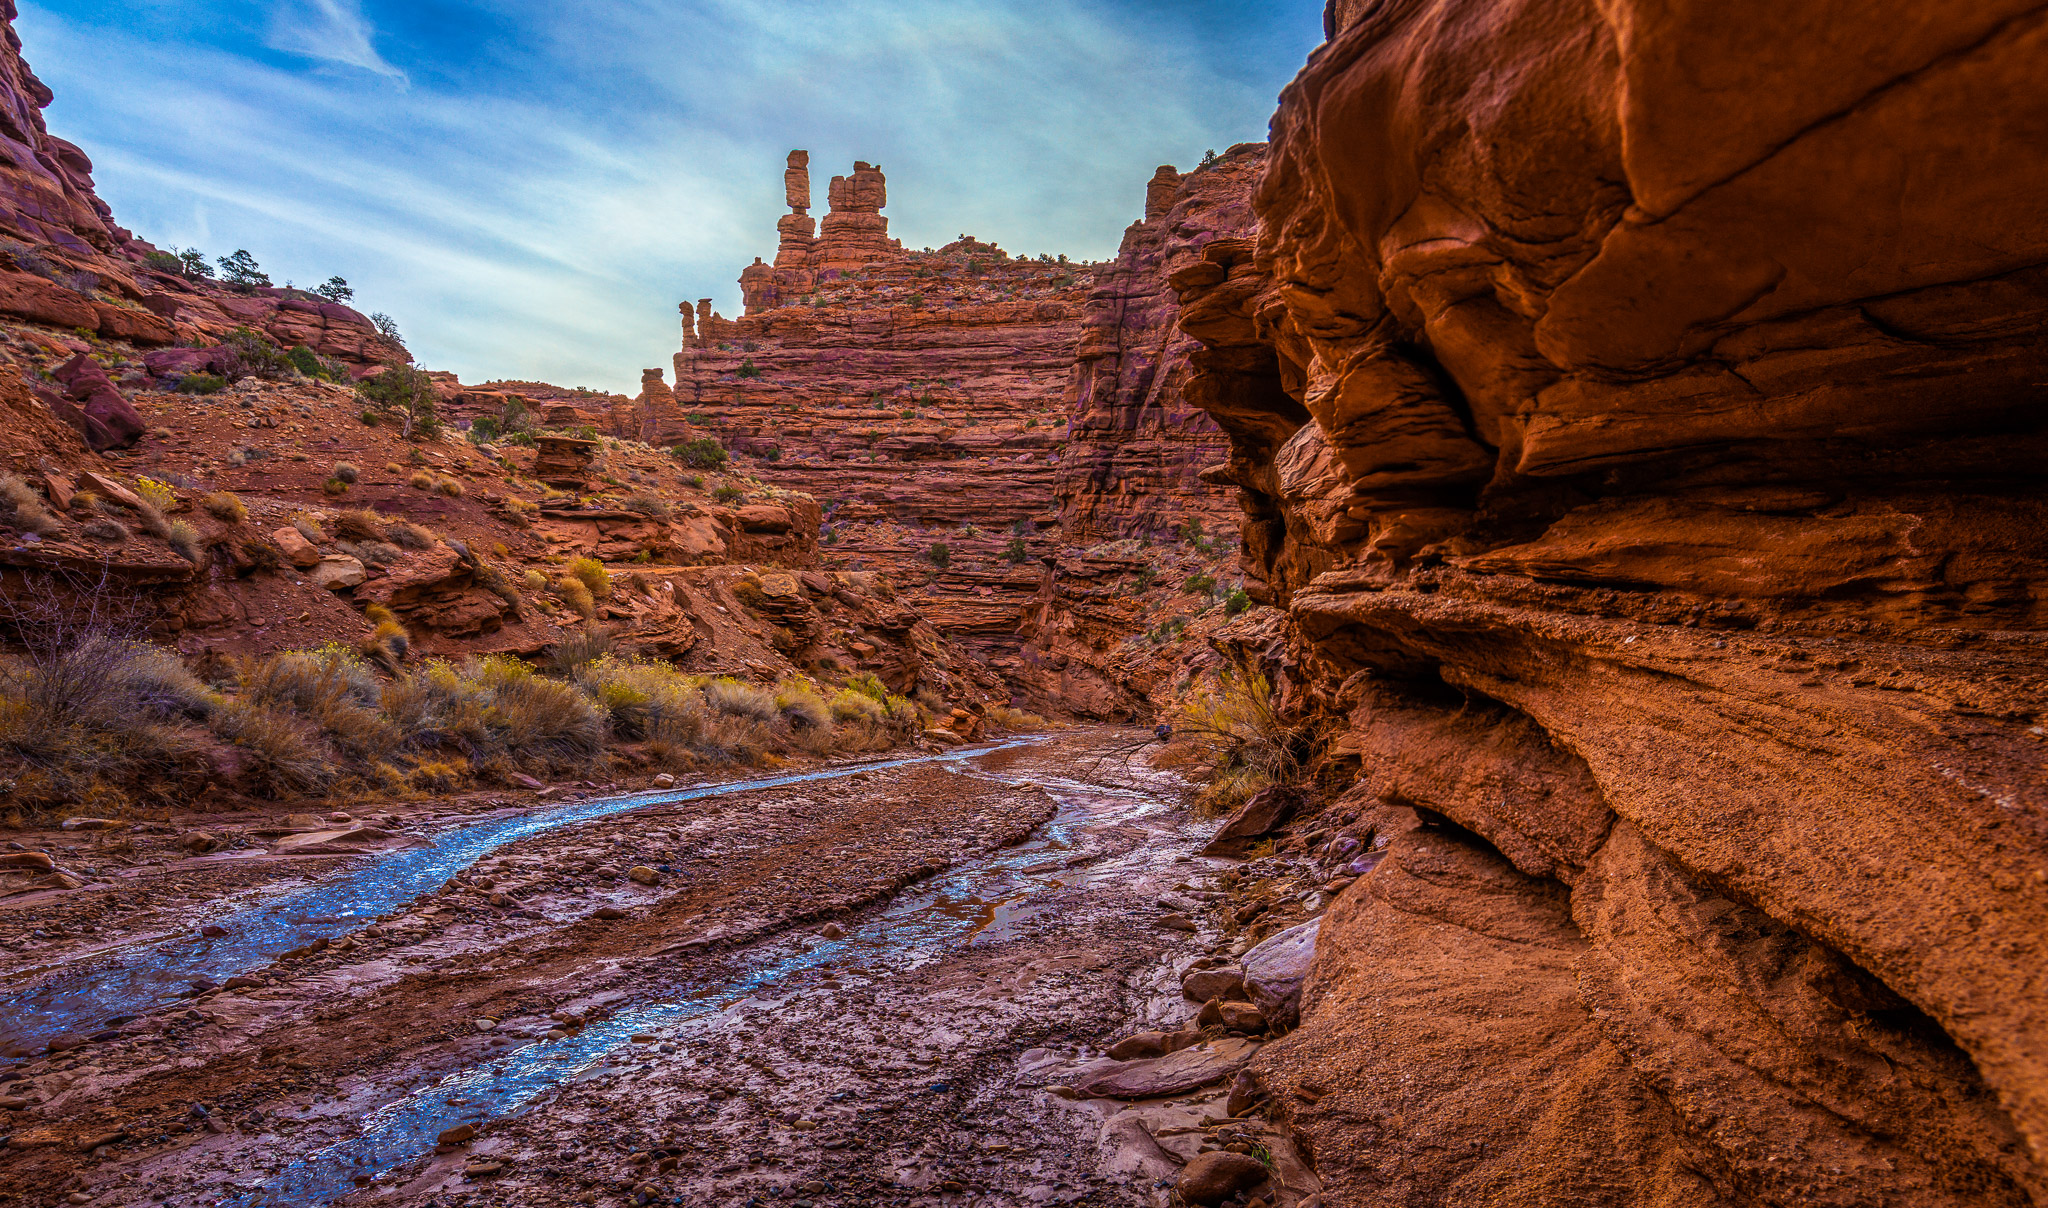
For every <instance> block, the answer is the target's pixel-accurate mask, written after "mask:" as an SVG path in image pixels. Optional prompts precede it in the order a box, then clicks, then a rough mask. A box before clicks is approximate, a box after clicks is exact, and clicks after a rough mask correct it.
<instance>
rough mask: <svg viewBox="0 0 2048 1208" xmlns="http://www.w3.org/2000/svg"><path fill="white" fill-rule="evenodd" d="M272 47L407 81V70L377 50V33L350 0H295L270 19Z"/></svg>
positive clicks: (270, 42)
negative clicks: (394, 64) (393, 64)
mask: <svg viewBox="0 0 2048 1208" xmlns="http://www.w3.org/2000/svg"><path fill="white" fill-rule="evenodd" d="M268 45H269V46H270V48H271V49H272V50H282V51H285V52H286V53H289V54H297V55H304V56H305V57H307V58H309V59H320V60H322V61H324V62H328V63H339V64H341V65H343V66H345V67H357V68H361V69H362V70H364V71H368V72H373V73H375V74H377V75H380V76H384V77H386V78H388V79H393V80H397V81H399V82H400V83H404V82H406V74H405V73H404V72H402V71H400V70H398V68H396V67H393V66H392V65H391V64H389V63H387V62H385V61H384V56H382V55H380V54H378V53H377V47H376V34H375V31H374V30H372V29H371V28H370V23H369V22H368V21H366V20H364V18H363V14H362V12H361V10H359V9H358V8H357V7H356V5H355V4H354V2H353V0H295V2H293V3H285V4H280V5H279V6H278V9H277V12H276V13H275V14H273V15H272V17H271V20H270V39H269V42H268Z"/></svg>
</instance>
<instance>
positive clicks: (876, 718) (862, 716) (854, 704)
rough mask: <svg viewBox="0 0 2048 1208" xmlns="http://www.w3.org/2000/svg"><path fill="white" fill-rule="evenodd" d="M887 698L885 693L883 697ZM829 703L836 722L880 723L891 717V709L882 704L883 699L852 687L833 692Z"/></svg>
mask: <svg viewBox="0 0 2048 1208" xmlns="http://www.w3.org/2000/svg"><path fill="white" fill-rule="evenodd" d="M886 698H887V694H886V693H885V694H884V698H883V699H886ZM827 703H828V705H829V706H830V708H831V710H832V720H833V721H835V722H846V721H866V722H873V723H876V724H880V723H881V722H883V721H886V720H888V717H889V710H888V709H887V708H885V707H884V706H883V705H882V701H881V700H877V699H876V698H874V697H872V696H869V695H867V694H866V693H864V692H856V691H854V690H853V689H851V688H841V689H840V690H839V691H837V692H835V693H833V694H832V698H831V700H830V701H828V702H827Z"/></svg>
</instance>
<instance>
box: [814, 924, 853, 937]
mask: <svg viewBox="0 0 2048 1208" xmlns="http://www.w3.org/2000/svg"><path fill="white" fill-rule="evenodd" d="M818 938H820V939H827V940H843V939H845V938H846V928H844V927H841V926H840V925H839V924H837V923H827V924H825V925H824V926H823V927H820V928H818Z"/></svg>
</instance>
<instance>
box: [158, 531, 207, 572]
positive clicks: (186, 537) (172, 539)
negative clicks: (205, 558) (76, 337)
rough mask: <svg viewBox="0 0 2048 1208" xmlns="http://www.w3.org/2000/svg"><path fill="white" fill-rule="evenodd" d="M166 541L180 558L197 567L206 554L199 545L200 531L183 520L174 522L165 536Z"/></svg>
mask: <svg viewBox="0 0 2048 1208" xmlns="http://www.w3.org/2000/svg"><path fill="white" fill-rule="evenodd" d="M164 541H165V542H166V543H167V544H168V545H169V546H170V547H171V549H172V550H174V551H176V553H177V555H178V556H179V557H180V558H183V559H184V560H185V561H187V562H190V563H192V564H193V565H195V566H196V565H198V564H199V559H200V556H201V555H202V554H203V553H204V552H205V551H204V547H202V546H201V545H200V543H199V530H198V529H195V528H193V527H192V526H191V525H189V524H187V523H185V522H184V521H182V520H177V521H173V522H172V524H171V526H170V531H169V532H167V533H165V534H164Z"/></svg>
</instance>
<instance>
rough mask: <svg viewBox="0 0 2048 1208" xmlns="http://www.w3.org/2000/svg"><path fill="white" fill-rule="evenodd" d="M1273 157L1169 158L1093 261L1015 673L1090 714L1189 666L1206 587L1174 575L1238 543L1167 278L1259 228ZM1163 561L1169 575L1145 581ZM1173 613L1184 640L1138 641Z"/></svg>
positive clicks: (1139, 703)
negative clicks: (1036, 580)
mask: <svg viewBox="0 0 2048 1208" xmlns="http://www.w3.org/2000/svg"><path fill="white" fill-rule="evenodd" d="M1264 163H1265V146H1264V144H1261V143H1247V144H1241V145H1239V146H1236V147H1232V148H1231V149H1230V150H1229V152H1227V153H1226V154H1224V155H1223V156H1221V157H1220V158H1218V159H1216V160H1215V161H1214V162H1212V163H1205V164H1204V165H1202V166H1201V167H1199V168H1197V169H1196V170H1195V171H1193V172H1187V173H1181V172H1178V171H1175V170H1174V169H1173V168H1172V167H1170V166H1169V167H1162V168H1160V169H1159V170H1158V171H1157V172H1156V173H1154V174H1153V177H1152V179H1151V181H1150V182H1149V183H1148V185H1147V187H1146V193H1145V217H1144V218H1143V219H1142V220H1141V221H1138V222H1135V223H1132V224H1131V226H1130V228H1129V229H1128V230H1126V231H1125V232H1124V239H1123V245H1122V247H1120V248H1119V249H1118V251H1117V257H1116V259H1115V260H1113V261H1111V262H1109V263H1107V264H1105V265H1102V266H1101V267H1100V268H1098V269H1097V271H1096V273H1095V290H1094V292H1093V293H1092V294H1090V295H1089V298H1088V303H1087V306H1086V307H1085V308H1084V310H1083V312H1082V320H1081V332H1080V342H1079V344H1078V346H1077V348H1076V350H1075V365H1074V374H1073V381H1072V385H1071V387H1070V389H1069V392H1068V413H1069V417H1070V418H1069V420H1068V424H1067V429H1066V444H1065V448H1064V450H1063V452H1062V455H1061V458H1060V463H1059V475H1058V478H1057V479H1056V481H1055V483H1054V491H1055V494H1056V495H1057V497H1058V501H1059V520H1060V526H1059V531H1060V538H1061V546H1060V552H1059V554H1058V559H1057V561H1056V563H1055V564H1054V567H1053V574H1052V575H1051V576H1049V577H1048V578H1047V579H1045V580H1044V582H1043V583H1042V585H1041V587H1040V589H1039V593H1038V596H1037V598H1036V600H1035V601H1034V603H1033V606H1032V609H1031V611H1030V612H1029V613H1028V614H1027V615H1026V617H1025V619H1024V632H1025V634H1026V635H1027V636H1028V638H1029V640H1028V642H1027V643H1026V645H1025V647H1024V650H1023V666H1022V668H1021V671H1020V672H1019V673H1016V674H1018V676H1019V679H1020V682H1021V683H1022V684H1023V685H1024V686H1025V689H1026V691H1027V693H1028V695H1030V696H1031V697H1032V699H1034V700H1042V701H1047V702H1057V705H1058V707H1059V708H1061V709H1063V710H1066V711H1070V712H1076V713H1081V714H1083V715H1086V716H1091V717H1115V718H1123V719H1131V720H1139V719H1144V718H1149V717H1150V716H1151V714H1152V712H1153V700H1152V698H1153V696H1154V694H1155V692H1156V691H1157V690H1158V689H1160V688H1161V687H1163V686H1164V685H1165V684H1166V683H1168V682H1169V681H1170V680H1171V679H1173V678H1174V677H1175V676H1176V675H1177V674H1179V673H1180V672H1181V671H1182V670H1183V666H1184V663H1185V659H1186V656H1187V654H1188V650H1187V649H1186V647H1187V646H1189V645H1193V646H1194V647H1196V648H1197V649H1199V648H1200V647H1201V642H1200V640H1199V639H1200V638H1201V637H1202V635H1203V634H1204V633H1205V632H1206V627H1205V626H1203V625H1202V624H1201V623H1200V621H1199V617H1200V612H1198V611H1196V610H1197V609H1202V608H1203V604H1202V601H1201V600H1199V599H1197V598H1194V597H1193V596H1191V595H1190V593H1188V592H1186V591H1185V590H1176V589H1178V588H1180V587H1181V585H1183V584H1185V583H1186V582H1187V580H1188V579H1189V577H1190V576H1191V575H1204V576H1207V577H1210V578H1215V577H1216V572H1218V571H1219V570H1221V569H1223V567H1222V565H1220V563H1221V561H1222V560H1221V559H1220V558H1217V557H1212V556H1211V551H1222V550H1227V549H1229V548H1230V547H1231V546H1232V545H1234V544H1235V542H1236V540H1237V529H1238V508H1237V503H1236V499H1235V495H1234V492H1233V491H1232V490H1231V489H1230V488H1229V486H1228V484H1219V485H1212V484H1211V483H1210V481H1208V478H1207V477H1205V475H1207V476H1213V475H1214V474H1216V473H1217V472H1220V471H1221V470H1222V469H1224V462H1225V460H1226V459H1227V457H1228V454H1229V442H1228V440H1227V439H1226V438H1225V437H1224V435H1223V433H1222V432H1221V430H1219V429H1218V428H1217V427H1216V425H1215V422H1214V421H1213V420H1211V419H1210V418H1209V417H1208V415H1207V414H1205V413H1203V412H1202V411H1201V410H1199V409H1197V408H1195V407H1193V406H1190V405H1189V404H1188V402H1187V400H1186V397H1185V388H1186V383H1187V377H1188V372H1189V357H1190V356H1191V354H1193V353H1194V352H1195V351H1196V350H1197V349H1199V348H1200V345H1199V344H1197V343H1196V342H1195V341H1194V340H1193V339H1192V338H1191V337H1189V336H1187V335H1186V334H1184V333H1182V332H1181V331H1180V329H1179V326H1178V324H1177V320H1178V318H1179V306H1178V301H1177V298H1176V296H1175V294H1174V291H1173V289H1172V287H1171V286H1170V285H1169V284H1168V279H1169V278H1170V277H1171V276H1172V275H1173V274H1174V273H1175V272H1178V271H1179V270H1181V269H1183V268H1186V267H1188V266H1189V265H1191V264H1196V263H1200V262H1201V256H1202V251H1203V249H1204V248H1205V247H1207V246H1208V245H1209V244H1210V243H1211V242H1213V241H1215V240H1217V239H1226V238H1240V239H1241V238H1243V237H1245V236H1247V235H1248V234H1250V232H1251V230H1252V227H1253V225H1254V222H1255V219H1254V217H1253V214H1252V208H1251V198H1252V189H1253V187H1254V186H1255V185H1256V184H1257V182H1258V179H1259V174H1260V170H1261V168H1262V167H1263V166H1264ZM1161 577H1163V578H1164V579H1165V582H1164V583H1163V584H1162V585H1161V587H1160V589H1159V590H1151V589H1149V588H1148V587H1140V586H1137V585H1138V584H1139V583H1140V582H1145V581H1157V580H1158V579H1160V578H1161ZM1134 588H1135V589H1134ZM1199 594H1200V593H1194V595H1195V596H1198V595H1199ZM1162 597H1164V598H1162ZM1175 619H1186V620H1191V621H1194V622H1195V625H1196V628H1195V631H1194V634H1193V635H1192V637H1190V638H1189V640H1188V641H1185V642H1184V641H1181V640H1173V641H1164V642H1162V641H1134V638H1135V637H1136V636H1137V635H1140V634H1144V633H1146V632H1147V631H1148V630H1151V629H1154V628H1155V627H1156V626H1158V625H1160V624H1161V623H1162V622H1172V621H1173V620H1175ZM1211 619H1212V620H1219V619H1220V618H1211ZM1177 637H1178V635H1177Z"/></svg>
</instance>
